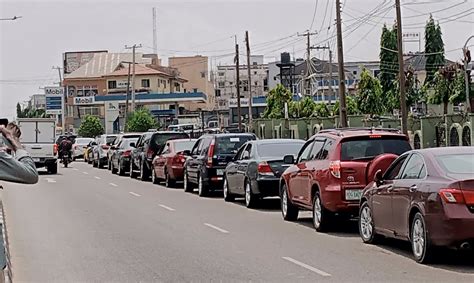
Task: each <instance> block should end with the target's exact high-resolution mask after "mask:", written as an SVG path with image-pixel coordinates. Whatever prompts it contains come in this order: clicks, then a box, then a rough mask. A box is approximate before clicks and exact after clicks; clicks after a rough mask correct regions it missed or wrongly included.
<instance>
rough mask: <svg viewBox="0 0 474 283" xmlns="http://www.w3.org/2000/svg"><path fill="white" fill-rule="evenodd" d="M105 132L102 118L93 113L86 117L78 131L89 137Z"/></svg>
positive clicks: (81, 134)
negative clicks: (101, 121)
mask: <svg viewBox="0 0 474 283" xmlns="http://www.w3.org/2000/svg"><path fill="white" fill-rule="evenodd" d="M103 133H104V127H103V126H102V124H101V123H100V119H99V118H97V117H95V116H91V115H87V116H86V117H84V119H83V120H82V123H81V126H80V127H79V131H78V134H79V135H80V136H82V137H87V138H93V137H96V136H98V135H101V134H103Z"/></svg>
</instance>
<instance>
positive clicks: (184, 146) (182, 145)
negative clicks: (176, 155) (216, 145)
mask: <svg viewBox="0 0 474 283" xmlns="http://www.w3.org/2000/svg"><path fill="white" fill-rule="evenodd" d="M195 143H196V141H195V140H189V141H179V142H175V143H174V149H175V151H176V152H182V151H185V150H191V149H192V148H193V146H194V144H195Z"/></svg>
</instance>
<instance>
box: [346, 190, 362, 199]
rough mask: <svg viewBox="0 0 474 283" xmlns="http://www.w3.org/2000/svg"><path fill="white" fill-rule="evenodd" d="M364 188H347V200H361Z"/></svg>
mask: <svg viewBox="0 0 474 283" xmlns="http://www.w3.org/2000/svg"><path fill="white" fill-rule="evenodd" d="M361 197H362V190H346V200H360V198H361Z"/></svg>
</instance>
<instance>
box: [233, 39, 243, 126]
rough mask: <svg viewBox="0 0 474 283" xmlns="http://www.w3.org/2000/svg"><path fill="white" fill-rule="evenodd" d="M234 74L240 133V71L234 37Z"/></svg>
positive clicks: (237, 49)
mask: <svg viewBox="0 0 474 283" xmlns="http://www.w3.org/2000/svg"><path fill="white" fill-rule="evenodd" d="M234 61H235V72H236V78H235V80H236V82H235V87H236V88H237V116H238V121H239V132H242V114H241V113H240V71H239V68H240V66H239V44H238V43H237V36H235V59H234Z"/></svg>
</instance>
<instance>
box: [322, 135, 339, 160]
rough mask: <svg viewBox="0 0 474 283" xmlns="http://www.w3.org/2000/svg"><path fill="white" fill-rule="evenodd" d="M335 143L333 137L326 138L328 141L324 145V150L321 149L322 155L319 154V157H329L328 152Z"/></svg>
mask: <svg viewBox="0 0 474 283" xmlns="http://www.w3.org/2000/svg"><path fill="white" fill-rule="evenodd" d="M334 143H335V142H334V140H333V139H326V143H325V144H324V146H323V150H322V151H321V155H320V156H319V159H326V158H328V154H329V152H330V151H331V150H332V149H333V146H334Z"/></svg>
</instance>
